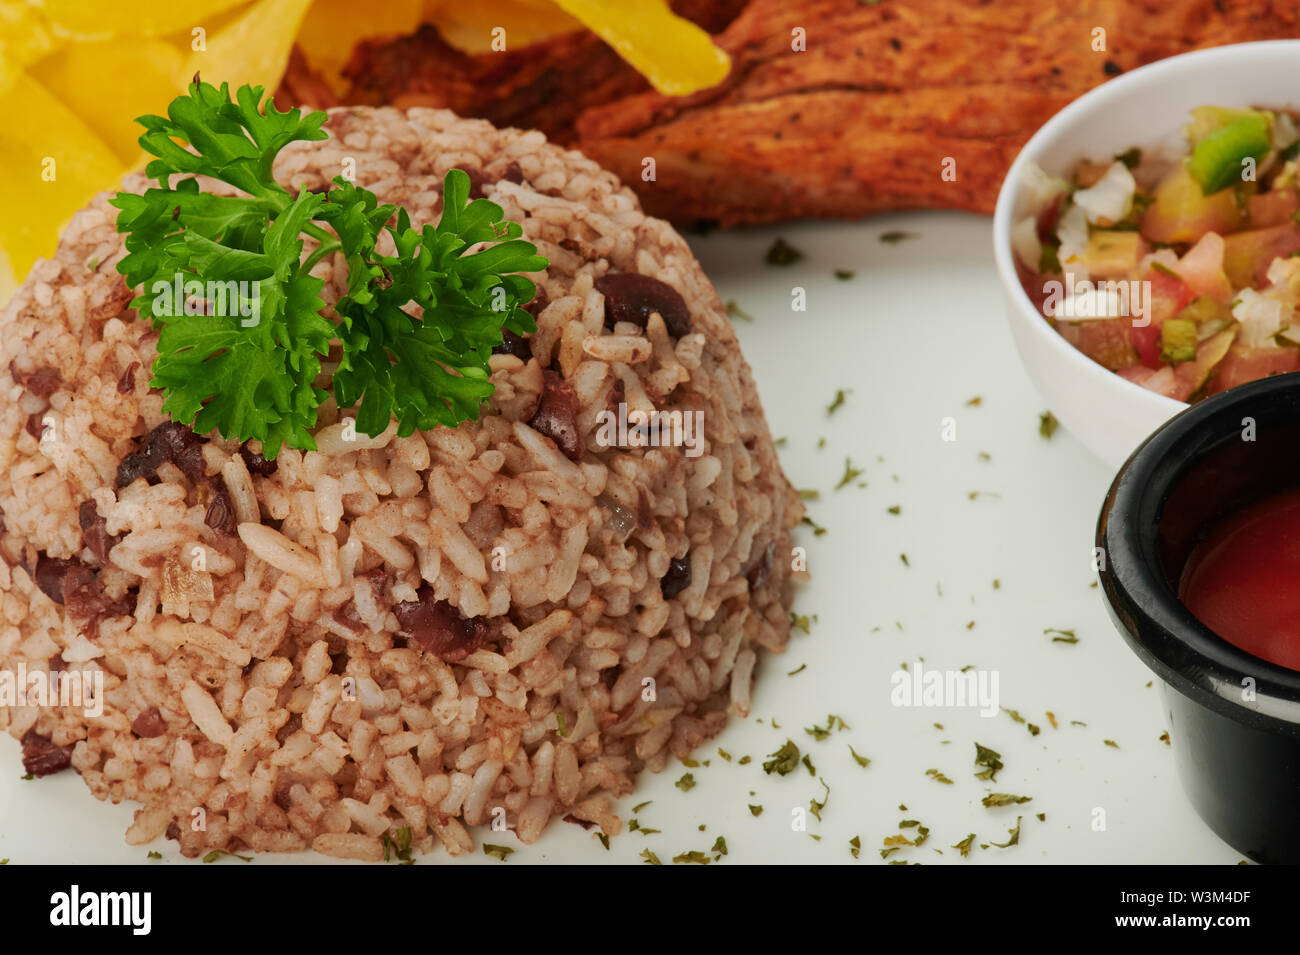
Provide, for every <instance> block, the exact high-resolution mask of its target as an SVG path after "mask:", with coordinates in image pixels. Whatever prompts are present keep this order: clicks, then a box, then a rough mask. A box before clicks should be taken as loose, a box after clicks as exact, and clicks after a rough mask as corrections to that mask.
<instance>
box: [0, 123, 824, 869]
mask: <svg viewBox="0 0 1300 955" xmlns="http://www.w3.org/2000/svg"><path fill="white" fill-rule="evenodd" d="M326 128H327V129H328V130H329V131H330V133H331V138H330V139H329V140H327V141H325V142H323V143H313V144H303V143H298V144H294V146H292V147H291V148H289V149H287V150H286V151H285V152H284V153H283V154H282V155H281V157H280V160H279V163H278V165H277V167H276V175H277V177H278V178H279V179H280V181H281V182H284V183H285V184H287V185H291V186H293V187H296V186H299V185H306V186H307V187H309V188H318V187H322V186H324V185H326V183H327V182H328V180H329V179H331V178H332V177H333V176H335V175H337V174H339V173H340V172H341V171H342V170H344V169H346V168H348V166H347V165H345V162H346V161H350V163H349V165H354V167H355V178H356V180H357V181H358V182H359V183H360V184H362V185H365V186H367V187H369V188H370V189H373V190H374V191H375V192H376V193H377V194H378V195H379V197H380V199H381V200H382V201H387V202H396V203H400V204H402V205H405V206H406V207H407V208H408V209H409V210H410V212H411V216H412V220H413V221H415V222H417V223H419V222H426V221H436V219H437V217H438V215H439V214H440V205H441V197H440V190H441V183H442V179H443V176H444V174H445V173H446V172H447V170H449V169H450V168H451V167H453V166H458V167H461V168H463V169H466V170H467V171H470V172H471V176H472V178H473V179H474V181H475V185H476V188H477V189H480V190H481V191H482V194H485V195H486V196H488V197H489V198H491V199H492V200H494V201H495V202H497V203H499V204H500V205H501V206H503V207H504V209H505V212H506V215H507V216H508V217H510V218H511V219H513V220H515V221H518V222H520V223H522V225H523V229H524V234H525V237H526V238H528V239H529V240H530V241H532V242H534V243H536V244H537V246H538V249H539V252H540V253H541V254H542V255H545V256H547V257H548V258H549V259H550V262H551V267H550V269H549V270H548V271H547V272H546V273H545V274H540V275H536V276H533V277H534V278H535V279H536V280H537V281H538V283H539V286H540V290H541V291H540V292H539V297H538V300H537V302H536V303H535V304H534V305H533V306H531V308H533V309H535V314H536V315H537V319H538V332H537V334H536V335H534V336H532V337H531V338H530V339H528V340H526V341H519V342H515V343H513V345H512V346H511V347H510V348H507V349H503V350H502V351H503V353H502V354H498V355H495V356H494V357H493V360H492V367H493V370H494V374H493V380H494V381H495V383H496V393H495V395H494V397H493V399H492V402H491V405H490V407H489V408H487V409H485V410H484V413H483V415H482V416H481V418H480V420H478V421H476V422H468V423H466V424H463V425H462V426H460V427H459V428H456V429H447V428H443V429H439V430H435V431H430V432H425V433H420V432H417V433H416V434H414V435H412V436H410V437H407V438H398V437H396V436H395V432H394V429H393V428H390V429H389V431H388V432H386V433H385V434H384V435H382V436H380V437H379V438H376V439H368V438H366V437H365V436H364V435H361V436H360V437H359V438H358V439H355V440H349V437H350V434H349V429H348V422H347V421H346V420H344V419H345V418H346V417H347V414H344V415H340V412H339V410H338V409H337V408H335V407H334V406H333V405H332V403H327V405H326V406H325V407H323V408H322V416H321V424H322V427H321V428H320V431H319V433H318V434H317V435H316V440H317V442H318V444H319V450H318V451H315V452H307V453H304V452H300V451H295V450H293V449H285V450H284V451H282V452H281V453H280V455H279V457H278V459H277V460H276V461H275V462H266V461H264V460H263V459H262V458H261V456H260V454H257V453H256V450H257V449H256V448H255V447H252V448H250V447H248V446H244V447H241V446H239V445H238V444H237V443H234V442H230V441H226V440H224V439H222V438H220V436H218V435H216V434H212V435H207V436H200V437H196V436H194V435H192V434H191V433H190V432H189V431H188V429H186V428H183V427H181V426H178V425H176V424H174V423H168V422H167V421H166V419H165V418H164V416H163V414H162V413H161V410H160V408H161V404H162V398H161V395H160V394H159V393H157V392H154V391H151V390H150V389H149V386H148V382H149V377H150V376H149V368H150V367H151V364H152V361H153V358H154V357H155V351H154V343H155V342H156V339H157V335H156V333H154V332H152V331H151V329H150V327H149V325H148V323H145V322H141V321H139V320H138V319H137V317H136V315H135V313H134V312H133V311H130V310H128V309H127V308H126V305H127V303H128V301H129V300H130V298H131V293H130V291H129V290H128V289H126V287H125V285H124V283H123V281H122V279H121V277H120V276H119V275H118V273H117V272H116V271H115V270H114V265H115V264H116V263H117V262H118V261H119V260H120V258H121V257H122V256H123V254H124V252H123V248H122V242H121V238H120V237H119V236H118V235H117V233H116V232H115V230H114V220H115V215H116V210H114V209H112V208H111V207H110V206H109V205H108V204H107V201H106V199H107V195H103V196H100V197H98V198H97V199H96V200H95V201H94V202H93V203H91V205H90V206H89V207H88V208H86V209H85V210H83V211H82V212H81V213H79V214H78V215H77V216H76V218H75V219H74V220H73V221H72V223H71V225H70V226H69V227H68V229H67V231H66V232H65V234H64V237H63V241H62V243H61V244H60V246H59V249H58V252H57V254H56V255H55V257H54V258H53V259H52V260H50V261H45V262H41V263H39V264H38V265H37V267H36V268H35V270H34V271H33V273H32V275H31V276H30V277H29V279H28V280H27V282H26V284H25V285H23V287H22V288H21V289H20V290H19V291H18V292H17V293H16V295H15V296H14V298H13V300H12V301H11V302H10V303H9V305H8V307H7V308H6V309H5V310H4V312H3V314H0V390H2V392H3V402H0V510H2V512H3V515H2V519H0V601H2V603H0V667H2V668H4V669H6V670H9V671H15V670H16V669H17V668H18V666H19V665H20V664H22V665H24V666H25V667H26V668H27V670H28V671H29V672H30V671H55V670H64V671H74V670H81V671H92V672H93V671H95V670H98V671H101V672H102V673H103V679H104V684H105V687H106V692H105V705H104V711H103V715H102V716H100V717H98V718H95V717H90V716H86V715H85V713H84V711H83V709H82V708H77V707H71V706H44V707H41V706H13V707H3V708H0V728H4V729H7V730H8V732H9V733H10V734H11V735H13V736H14V737H16V738H18V739H20V740H22V742H23V756H24V764H25V766H26V767H27V770H28V771H30V772H34V773H36V774H38V775H44V774H46V773H48V772H53V771H57V770H58V769H62V768H67V767H69V766H70V767H71V768H72V769H74V770H76V771H77V772H78V773H80V774H81V776H82V778H83V779H84V780H85V781H86V783H87V785H88V786H89V787H90V789H91V792H93V793H94V794H95V796H97V797H98V798H100V799H111V800H112V801H113V802H115V803H116V802H119V801H121V800H123V799H129V800H134V801H136V802H138V803H140V804H141V805H142V808H141V809H139V810H138V811H137V813H136V816H135V821H134V823H133V825H132V826H131V827H130V829H129V830H128V832H127V841H128V842H129V843H132V844H140V843H147V842H150V841H151V840H154V839H156V838H158V837H160V836H164V835H165V836H167V837H168V838H172V839H176V840H178V842H179V844H180V847H181V851H182V852H183V853H184V854H185V855H187V856H195V855H198V854H201V853H204V852H206V851H208V850H211V849H226V850H240V849H251V850H257V851H288V850H299V849H305V848H308V847H310V848H312V849H315V850H316V851H318V852H321V853H325V854H327V855H331V856H337V857H343V858H352V859H365V860H378V859H380V858H381V857H382V856H383V851H384V850H383V837H385V835H390V836H391V835H392V834H393V833H395V832H400V831H401V830H402V829H404V828H409V830H410V832H411V833H412V834H413V835H412V844H413V847H414V848H415V849H416V850H417V851H421V852H423V851H428V850H430V849H431V848H433V846H434V844H435V839H436V840H437V841H438V842H441V844H442V845H443V846H445V847H446V849H447V850H448V851H449V852H450V853H451V854H452V855H458V854H461V853H464V852H468V851H471V850H472V849H473V846H474V843H473V840H472V838H471V835H470V832H469V829H468V827H473V826H480V825H483V824H485V823H492V822H494V821H499V820H502V819H503V820H504V821H505V824H506V825H507V826H508V827H509V828H510V829H512V830H513V831H514V832H515V834H516V835H517V836H518V838H519V839H520V840H521V841H522V842H524V843H529V842H532V841H534V840H536V839H537V838H538V837H539V836H540V835H541V833H542V831H543V829H544V828H545V827H546V826H547V824H548V822H549V821H550V820H551V819H552V818H553V817H554V816H557V815H558V816H561V817H565V818H566V819H568V820H570V821H577V822H580V823H583V824H584V825H587V826H589V825H591V824H593V823H594V824H595V825H598V826H600V827H601V829H603V830H604V832H606V833H607V834H611V835H612V834H615V833H617V832H618V831H619V829H620V825H621V824H620V820H619V817H618V816H617V815H616V814H615V812H614V806H613V800H614V799H615V798H616V797H619V796H621V795H623V794H626V793H628V792H629V791H630V790H631V789H632V787H633V779H634V776H635V774H636V773H637V772H638V771H639V770H641V769H642V768H648V769H650V770H652V771H653V770H659V769H661V768H662V767H663V766H664V765H665V763H666V761H667V760H668V758H669V756H670V754H673V755H676V756H679V757H684V756H686V755H688V754H689V753H690V752H691V751H692V749H693V748H695V747H696V746H698V745H700V744H701V743H702V742H703V741H704V740H706V739H708V738H709V737H710V736H712V735H714V734H715V733H717V732H718V731H719V729H720V728H721V727H722V726H723V724H724V723H725V722H726V719H727V715H728V713H729V712H730V713H735V714H745V713H746V712H747V710H748V707H749V700H750V689H751V684H752V681H753V674H754V667H755V663H756V657H757V653H758V651H759V650H760V649H761V648H766V649H769V650H773V651H780V650H781V649H783V648H784V646H785V644H786V642H787V640H788V639H789V628H790V623H789V606H790V599H791V589H792V577H793V576H794V575H793V574H792V572H791V570H790V566H791V560H790V555H791V541H790V531H791V529H792V528H793V526H794V525H795V524H796V523H797V522H798V520H799V517H800V515H801V513H802V511H801V507H800V505H799V503H798V500H797V496H796V495H795V494H794V492H793V491H792V489H791V487H790V485H789V483H788V482H787V481H786V479H785V477H784V476H783V474H782V472H781V470H780V467H779V465H778V462H777V458H776V454H775V450H774V448H773V444H772V440H771V436H770V434H769V432H768V428H767V424H766V422H765V420H764V417H763V412H762V409H761V407H760V405H759V400H758V396H757V393H756V391H755V388H754V384H753V381H752V379H751V376H750V371H749V368H748V366H747V365H746V364H745V361H744V359H743V358H742V357H741V354H740V349H739V347H738V345H737V342H736V337H735V335H734V333H733V331H732V329H731V326H730V323H729V321H728V320H727V318H726V314H725V311H724V309H723V306H722V304H721V302H720V301H719V299H718V296H717V293H716V292H715V291H714V290H713V288H712V287H711V286H710V284H709V282H708V280H707V279H706V278H705V276H704V275H703V273H702V272H701V270H700V267H699V265H698V264H697V262H696V261H695V259H694V258H693V257H692V255H691V253H690V251H689V249H688V247H687V246H686V244H685V243H684V242H683V241H682V239H681V238H680V237H679V236H678V235H677V234H676V233H675V232H674V231H673V230H672V229H671V228H670V227H669V226H668V225H667V224H665V223H664V222H661V221H659V220H657V219H652V218H647V217H646V216H645V215H644V214H643V213H642V212H641V211H640V209H639V207H638V204H637V200H636V199H635V198H634V196H633V195H632V193H631V192H630V191H629V190H627V189H625V188H622V187H620V185H619V184H618V182H617V180H616V179H615V178H614V176H613V175H612V174H610V173H607V172H604V171H602V170H601V169H600V168H599V167H598V166H596V165H595V164H594V163H592V162H590V161H589V160H587V159H585V158H584V157H582V156H581V155H580V154H578V153H576V152H565V151H562V150H561V149H559V148H557V147H555V146H553V145H550V144H548V143H547V142H546V141H545V139H544V137H543V136H542V135H541V134H540V133H537V132H521V131H519V130H498V129H495V128H493V127H492V126H490V125H489V124H487V123H484V122H481V121H465V120H461V119H459V118H457V117H455V116H454V115H452V114H451V113H448V112H445V111H435V110H426V109H412V110H410V111H408V112H402V111H397V110H393V109H379V110H368V109H343V110H335V111H333V112H332V114H331V117H330V120H329V124H328V126H327V127H326ZM146 185H147V183H146V181H145V180H144V179H143V178H140V177H137V178H133V179H130V180H128V182H127V183H126V186H125V188H127V189H131V190H136V191H141V190H143V189H144V188H145V187H146ZM205 188H210V189H212V190H213V191H218V190H221V189H224V187H220V186H219V185H218V184H212V183H208V184H207V185H206V186H205ZM226 191H228V190H226ZM341 264H342V263H341V262H338V261H334V260H331V259H326V260H324V261H322V262H321V263H320V264H319V265H318V266H317V268H316V270H315V273H316V274H318V275H320V276H322V277H323V278H324V279H325V281H326V287H325V293H324V294H325V297H326V299H327V300H328V301H334V300H336V299H337V298H338V296H339V295H340V294H341V292H342V291H343V289H344V271H343V269H342V268H341ZM607 273H640V274H641V275H644V276H651V277H654V278H656V279H658V280H660V281H662V282H663V283H666V284H667V285H668V286H671V289H673V290H676V292H677V293H680V296H681V299H682V300H683V301H684V305H685V308H686V310H687V311H688V313H689V314H688V315H685V316H683V315H682V314H680V311H679V310H675V309H673V308H669V307H668V305H664V307H663V308H662V309H661V310H660V311H655V310H652V311H651V312H650V314H649V316H648V320H647V319H646V318H645V315H644V314H642V317H641V319H640V320H639V321H638V320H637V312H636V308H635V307H632V306H635V305H636V303H637V302H636V299H635V296H633V299H632V301H631V305H630V306H629V303H628V301H626V300H623V299H620V301H618V302H615V301H613V300H612V299H611V301H608V302H607V300H606V296H604V295H602V293H601V291H600V290H599V289H598V286H602V285H603V286H604V287H605V288H606V290H610V289H611V288H614V287H613V286H610V285H608V284H606V283H602V282H601V281H600V280H601V279H602V277H603V276H605V275H606V274H607ZM650 289H651V293H654V292H655V289H658V290H659V292H662V289H661V288H660V287H659V286H654V285H652V286H651V287H650ZM634 291H635V290H634ZM641 291H644V289H641ZM620 294H621V293H620ZM624 298H626V296H624ZM650 298H651V299H654V294H651V295H650ZM669 298H671V296H669ZM658 301H661V302H668V299H664V298H663V297H662V295H661V296H660V298H659V299H658ZM643 304H644V303H643ZM669 304H671V303H669ZM616 306H618V307H616ZM622 306H628V307H622ZM661 311H668V312H674V314H673V315H663V314H661ZM629 317H630V318H631V319H632V320H631V321H627V320H620V319H627V318H629ZM331 400H332V399H331ZM620 402H624V403H626V405H627V407H628V408H629V409H639V410H642V411H649V410H652V409H658V410H660V411H671V410H680V411H683V412H687V411H699V412H702V420H703V424H704V432H705V433H704V441H703V446H702V453H700V454H699V455H698V456H690V455H688V454H687V453H685V449H683V448H681V447H635V448H634V447H609V446H604V444H603V443H602V442H601V441H600V440H598V435H597V415H598V414H599V413H600V412H601V411H602V410H605V409H615V408H616V407H617V405H618V404H619V403H620ZM606 443H607V442H606ZM498 827H499V825H498ZM494 835H495V837H496V838H495V841H500V838H501V834H500V833H495V834H494Z"/></svg>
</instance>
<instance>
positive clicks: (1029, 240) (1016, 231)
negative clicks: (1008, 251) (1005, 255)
mask: <svg viewBox="0 0 1300 955" xmlns="http://www.w3.org/2000/svg"><path fill="white" fill-rule="evenodd" d="M1011 248H1012V249H1013V250H1014V251H1015V253H1016V258H1018V259H1020V264H1021V265H1023V266H1024V267H1025V268H1027V269H1029V271H1031V272H1037V271H1038V263H1039V260H1040V259H1041V258H1042V255H1043V243H1041V242H1039V241H1038V219H1037V217H1035V216H1025V217H1024V218H1023V219H1021V220H1020V221H1019V222H1017V223H1016V224H1015V226H1013V227H1012V229H1011Z"/></svg>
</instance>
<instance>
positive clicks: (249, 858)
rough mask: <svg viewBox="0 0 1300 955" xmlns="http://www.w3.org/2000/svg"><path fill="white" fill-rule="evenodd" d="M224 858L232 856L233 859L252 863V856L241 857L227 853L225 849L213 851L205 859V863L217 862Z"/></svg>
mask: <svg viewBox="0 0 1300 955" xmlns="http://www.w3.org/2000/svg"><path fill="white" fill-rule="evenodd" d="M223 856H230V857H231V858H232V859H243V860H244V861H245V862H252V861H253V857H252V856H241V855H239V854H237V853H234V852H227V851H226V850H225V849H213V850H212V851H211V852H209V853H208V854H207V855H205V856H204V857H203V861H204V862H216V861H217V860H218V859H220V858H222V857H223Z"/></svg>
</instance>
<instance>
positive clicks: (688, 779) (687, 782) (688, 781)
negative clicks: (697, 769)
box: [673, 773, 695, 793]
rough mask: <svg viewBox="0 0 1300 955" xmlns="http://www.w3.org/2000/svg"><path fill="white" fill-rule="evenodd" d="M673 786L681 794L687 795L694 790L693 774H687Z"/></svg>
mask: <svg viewBox="0 0 1300 955" xmlns="http://www.w3.org/2000/svg"><path fill="white" fill-rule="evenodd" d="M673 785H674V786H676V787H677V788H678V789H680V790H681V791H682V792H684V793H688V792H690V791H691V790H692V789H694V788H695V774H694V773H687V774H685V775H684V776H682V778H681V779H679V780H677V782H675V783H673Z"/></svg>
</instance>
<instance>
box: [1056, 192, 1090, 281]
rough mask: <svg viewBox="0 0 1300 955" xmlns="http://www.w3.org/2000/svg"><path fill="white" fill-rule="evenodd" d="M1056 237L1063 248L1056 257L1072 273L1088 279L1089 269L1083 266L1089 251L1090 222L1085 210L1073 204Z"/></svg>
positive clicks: (1062, 220)
mask: <svg viewBox="0 0 1300 955" xmlns="http://www.w3.org/2000/svg"><path fill="white" fill-rule="evenodd" d="M1056 237H1057V238H1058V239H1059V240H1060V241H1061V247H1060V249H1059V250H1057V253H1056V256H1057V258H1058V259H1059V260H1060V262H1061V264H1062V265H1064V266H1069V267H1070V271H1074V272H1080V273H1082V277H1083V278H1087V269H1085V268H1084V266H1083V256H1084V253H1085V252H1086V251H1087V249H1088V220H1087V218H1086V217H1085V216H1084V213H1083V210H1082V209H1080V208H1079V207H1078V206H1076V205H1074V204H1073V203H1071V204H1070V208H1069V209H1067V210H1066V212H1065V215H1063V216H1061V223H1060V225H1058V226H1057V227H1056Z"/></svg>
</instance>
